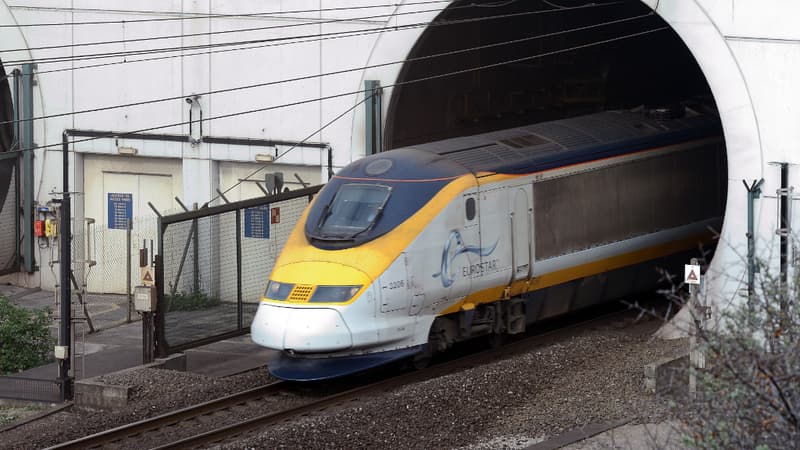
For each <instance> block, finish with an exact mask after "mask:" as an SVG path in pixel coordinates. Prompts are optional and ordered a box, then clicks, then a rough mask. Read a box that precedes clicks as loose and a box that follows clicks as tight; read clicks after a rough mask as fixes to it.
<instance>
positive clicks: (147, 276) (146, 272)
mask: <svg viewBox="0 0 800 450" xmlns="http://www.w3.org/2000/svg"><path fill="white" fill-rule="evenodd" d="M150 272H151V269H150V268H149V267H148V268H146V269H144V268H143V269H142V285H144V286H152V285H153V274H152V273H150Z"/></svg>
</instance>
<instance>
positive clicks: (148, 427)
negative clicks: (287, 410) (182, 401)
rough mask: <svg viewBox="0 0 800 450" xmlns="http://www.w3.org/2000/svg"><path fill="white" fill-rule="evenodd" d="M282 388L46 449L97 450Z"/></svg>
mask: <svg viewBox="0 0 800 450" xmlns="http://www.w3.org/2000/svg"><path fill="white" fill-rule="evenodd" d="M284 387H285V383H284V382H283V381H278V382H275V383H271V384H268V385H265V386H260V387H257V388H253V389H248V390H246V391H242V392H239V393H236V394H233V395H229V396H226V397H221V398H218V399H215V400H210V401H207V402H204V403H201V404H199V405H193V406H188V407H186V408H182V409H179V410H177V411H172V412H169V413H165V414H162V415H159V416H156V417H152V418H149V419H143V420H140V421H138V422H134V423H131V424H127V425H122V426H119V427H116V428H112V429H110V430H106V431H102V432H100V433H96V434H92V435H89V436H85V437H83V438H80V439H76V440H74V441H69V442H65V443H61V444H58V445H54V446H52V447H49V448H50V449H85V448H95V447H100V446H102V445H105V444H109V443H112V442H117V441H120V440H123V439H125V438H127V437H130V436H133V435H137V434H142V433H146V432H148V431H152V430H156V429H160V428H164V427H165V426H169V425H172V424H175V423H179V422H182V421H186V420H190V419H193V418H195V417H199V416H202V415H205V414H209V413H211V412H215V411H221V410H224V409H227V408H230V407H231V406H235V405H240V404H242V403H246V402H247V401H250V400H253V399H257V398H259V397H262V396H264V395H268V394H272V393H276V392H280V391H281V390H282V389H283V388H284Z"/></svg>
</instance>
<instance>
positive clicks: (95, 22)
mask: <svg viewBox="0 0 800 450" xmlns="http://www.w3.org/2000/svg"><path fill="white" fill-rule="evenodd" d="M451 1H452V0H428V1H421V2H409V3H403V4H399V3H383V4H378V5H359V6H340V7H336V8H316V9H298V10H289V11H262V12H256V13H242V14H192V13H189V14H187V13H185V12H183V11H180V12H179V11H155V10H131V9H100V8H52V7H39V8H37V7H27V9H33V10H37V11H57V12H71V13H93V14H103V13H105V14H159V15H176V14H178V15H180V17H155V18H150V19H127V20H91V21H84V22H49V23H24V24H18V25H17V24H3V25H0V28H36V27H62V26H88V25H123V24H125V25H128V24H137V23H152V22H174V21H185V20H198V19H237V18H259V17H271V16H285V15H290V14H308V13H323V12H336V11H353V10H362V9H376V8H390V7H398V6H418V5H429V4H434V3H450V2H451Z"/></svg>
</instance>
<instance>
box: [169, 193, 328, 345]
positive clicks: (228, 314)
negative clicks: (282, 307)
mask: <svg viewBox="0 0 800 450" xmlns="http://www.w3.org/2000/svg"><path fill="white" fill-rule="evenodd" d="M320 188H321V186H314V187H310V188H305V189H301V190H297V191H292V192H284V193H282V194H278V195H274V196H270V197H262V198H256V199H250V200H244V201H241V202H236V203H229V204H226V205H221V206H216V207H212V208H206V209H201V210H197V211H190V212H187V213H181V214H176V215H171V216H164V217H162V218H161V219H160V230H161V231H160V236H161V238H160V240H159V249H158V252H159V255H160V256H161V260H162V264H161V265H160V266H157V267H156V271H157V274H156V280H159V281H161V280H163V281H161V283H160V284H159V285H158V308H157V313H156V314H158V315H160V317H159V318H158V320H156V352H157V354H159V355H166V354H169V353H170V352H174V351H179V350H183V349H187V348H191V347H195V346H198V345H202V344H204V343H207V342H210V341H212V340H215V339H219V338H223V337H226V336H234V335H240V334H244V333H247V332H248V331H249V328H250V322H251V321H252V319H253V316H254V315H255V311H256V308H257V307H258V302H259V301H260V299H261V293H262V292H263V291H264V288H265V287H266V282H267V278H268V277H269V274H270V272H271V271H272V267H273V265H274V263H275V260H276V258H277V257H278V254H279V253H280V251H281V249H282V248H283V245H284V244H285V243H286V240H287V239H288V237H289V233H291V231H292V230H293V229H294V226H295V225H296V224H297V222H298V221H299V219H300V216H301V215H302V213H303V211H304V210H305V208H306V206H308V203H309V201H310V200H311V198H312V197H313V195H314V194H316V193H317V192H318V191H319V189H320Z"/></svg>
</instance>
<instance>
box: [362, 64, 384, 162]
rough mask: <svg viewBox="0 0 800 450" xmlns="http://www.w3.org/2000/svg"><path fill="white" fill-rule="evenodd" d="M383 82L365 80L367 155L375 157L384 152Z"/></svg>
mask: <svg viewBox="0 0 800 450" xmlns="http://www.w3.org/2000/svg"><path fill="white" fill-rule="evenodd" d="M382 94H383V90H382V89H381V82H380V81H378V80H364V97H365V98H366V101H365V102H364V105H365V107H366V110H367V111H366V124H365V125H366V126H365V130H366V133H367V134H366V143H367V146H366V154H367V155H374V154H376V153H380V152H382V151H383V148H382V145H383V136H382V135H381V123H382V121H383V119H382V117H381V115H382V111H383V107H382V105H381V96H382Z"/></svg>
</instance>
